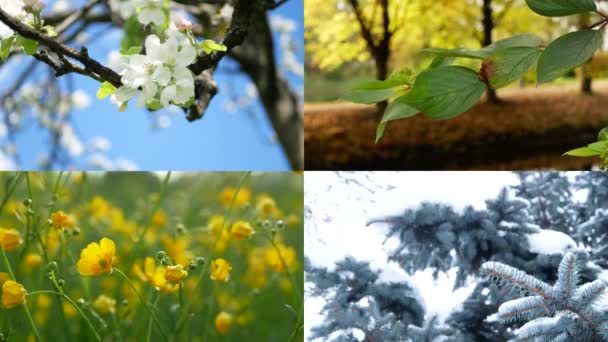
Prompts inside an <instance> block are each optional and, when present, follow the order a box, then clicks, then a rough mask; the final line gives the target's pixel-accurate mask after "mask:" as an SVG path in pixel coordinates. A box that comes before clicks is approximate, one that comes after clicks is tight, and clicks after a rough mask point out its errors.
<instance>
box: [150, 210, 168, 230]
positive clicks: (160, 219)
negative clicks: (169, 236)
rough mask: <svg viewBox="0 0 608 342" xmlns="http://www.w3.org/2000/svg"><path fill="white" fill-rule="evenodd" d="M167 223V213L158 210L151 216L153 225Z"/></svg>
mask: <svg viewBox="0 0 608 342" xmlns="http://www.w3.org/2000/svg"><path fill="white" fill-rule="evenodd" d="M166 224H167V214H165V212H164V211H162V210H159V211H157V212H156V213H154V215H153V216H152V225H153V226H157V227H160V226H164V225H166Z"/></svg>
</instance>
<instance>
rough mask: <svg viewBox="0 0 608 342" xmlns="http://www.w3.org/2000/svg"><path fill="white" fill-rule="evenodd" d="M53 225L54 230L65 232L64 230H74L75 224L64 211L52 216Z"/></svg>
mask: <svg viewBox="0 0 608 342" xmlns="http://www.w3.org/2000/svg"><path fill="white" fill-rule="evenodd" d="M51 225H52V226H53V228H55V229H58V230H63V229H64V228H73V227H74V223H73V222H72V220H71V219H70V217H69V216H68V215H66V214H65V213H64V212H63V211H61V210H60V211H57V212H54V213H53V214H52V215H51Z"/></svg>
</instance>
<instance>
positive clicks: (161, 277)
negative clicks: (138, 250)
mask: <svg viewBox="0 0 608 342" xmlns="http://www.w3.org/2000/svg"><path fill="white" fill-rule="evenodd" d="M133 272H134V273H135V275H137V276H138V277H139V278H140V279H141V280H143V281H145V282H148V283H150V285H152V286H154V288H155V289H157V290H159V291H166V292H172V291H175V290H177V286H173V285H172V284H171V283H169V282H168V281H167V279H165V274H166V269H165V267H164V266H156V261H155V260H154V258H152V257H146V259H145V260H144V269H143V270H142V269H141V267H140V266H139V265H138V264H135V266H133Z"/></svg>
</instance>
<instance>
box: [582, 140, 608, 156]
mask: <svg viewBox="0 0 608 342" xmlns="http://www.w3.org/2000/svg"><path fill="white" fill-rule="evenodd" d="M587 147H589V148H590V149H592V150H594V151H596V152H600V153H604V152H608V141H598V142H594V143H593V144H589V146H587Z"/></svg>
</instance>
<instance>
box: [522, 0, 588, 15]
mask: <svg viewBox="0 0 608 342" xmlns="http://www.w3.org/2000/svg"><path fill="white" fill-rule="evenodd" d="M526 3H527V4H528V7H530V9H531V10H533V11H534V12H536V13H538V14H540V15H543V16H545V17H563V16H567V15H572V14H579V13H585V12H594V11H596V10H597V6H596V5H595V2H593V0H526Z"/></svg>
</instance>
